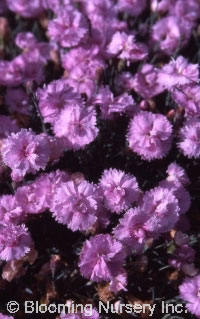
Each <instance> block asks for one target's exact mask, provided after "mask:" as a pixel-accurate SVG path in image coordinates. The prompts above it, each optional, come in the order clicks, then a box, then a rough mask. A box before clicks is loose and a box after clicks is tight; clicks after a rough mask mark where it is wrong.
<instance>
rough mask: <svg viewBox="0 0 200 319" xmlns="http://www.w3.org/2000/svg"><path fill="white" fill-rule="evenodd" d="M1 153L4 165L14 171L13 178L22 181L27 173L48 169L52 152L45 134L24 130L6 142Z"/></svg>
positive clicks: (11, 136)
mask: <svg viewBox="0 0 200 319" xmlns="http://www.w3.org/2000/svg"><path fill="white" fill-rule="evenodd" d="M1 152H2V158H3V161H4V163H5V164H6V165H7V166H9V167H10V168H11V169H12V178H13V179H14V180H16V181H20V180H22V179H23V177H24V176H25V175H26V174H27V173H33V174H35V173H36V172H37V171H38V170H39V169H44V168H45V167H46V165H47V162H48V160H49V153H50V150H49V143H48V139H47V137H46V136H45V135H44V134H40V135H35V134H34V133H33V132H32V131H31V130H25V129H22V130H21V131H20V132H18V133H16V134H15V133H12V134H11V135H10V136H9V137H7V138H6V139H5V140H4V142H3V146H2V150H1Z"/></svg>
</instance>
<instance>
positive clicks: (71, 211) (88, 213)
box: [51, 180, 101, 231]
mask: <svg viewBox="0 0 200 319" xmlns="http://www.w3.org/2000/svg"><path fill="white" fill-rule="evenodd" d="M100 205H101V196H100V195H99V192H98V189H97V187H96V186H95V185H93V184H90V183H89V182H87V181H85V180H83V181H80V182H79V183H75V182H73V181H69V182H66V183H61V184H60V186H59V187H58V188H57V191H56V194H55V196H54V204H53V205H52V206H53V207H52V208H51V210H52V212H53V216H54V217H55V219H56V220H57V221H58V222H59V223H61V224H64V225H67V227H69V228H70V229H71V230H73V231H76V230H80V231H84V230H87V229H88V228H89V227H91V226H92V225H93V224H94V223H95V222H96V221H97V212H98V210H99V209H100Z"/></svg>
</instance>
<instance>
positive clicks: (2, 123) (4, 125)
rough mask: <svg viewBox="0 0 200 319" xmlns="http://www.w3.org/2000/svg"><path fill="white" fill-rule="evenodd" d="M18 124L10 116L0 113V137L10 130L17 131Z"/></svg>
mask: <svg viewBox="0 0 200 319" xmlns="http://www.w3.org/2000/svg"><path fill="white" fill-rule="evenodd" d="M19 130H20V129H19V126H18V124H17V122H16V120H13V119H12V118H11V117H10V116H6V115H0V138H1V139H2V138H5V137H7V136H8V135H10V134H11V133H12V132H13V133H16V132H18V131H19Z"/></svg>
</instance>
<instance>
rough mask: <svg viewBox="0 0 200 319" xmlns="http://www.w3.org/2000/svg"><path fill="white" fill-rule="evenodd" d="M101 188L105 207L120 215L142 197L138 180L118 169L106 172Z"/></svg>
mask: <svg viewBox="0 0 200 319" xmlns="http://www.w3.org/2000/svg"><path fill="white" fill-rule="evenodd" d="M99 186H100V189H101V191H102V194H103V197H104V205H105V207H106V208H107V209H109V210H110V211H111V212H116V213H118V214H119V213H121V212H122V211H123V210H126V209H128V208H129V207H130V206H131V204H132V203H134V202H137V201H138V199H139V196H140V190H139V187H138V183H137V180H136V178H135V177H134V176H132V175H130V174H126V173H125V172H123V171H121V170H117V169H109V170H105V171H104V173H103V175H102V177H101V180H100V182H99Z"/></svg>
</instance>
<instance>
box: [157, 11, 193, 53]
mask: <svg viewBox="0 0 200 319" xmlns="http://www.w3.org/2000/svg"><path fill="white" fill-rule="evenodd" d="M190 32H191V28H189V29H188V28H186V25H185V24H184V20H182V19H180V18H179V17H176V16H167V17H164V18H162V19H160V20H159V21H157V22H156V23H155V24H154V26H153V28H152V34H151V40H152V42H153V43H154V44H155V46H156V45H157V46H159V48H160V50H161V51H163V52H164V53H165V54H167V55H172V54H173V53H174V52H175V51H176V49H178V47H179V46H180V47H183V46H184V45H186V44H187V42H188V40H189V37H190Z"/></svg>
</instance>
